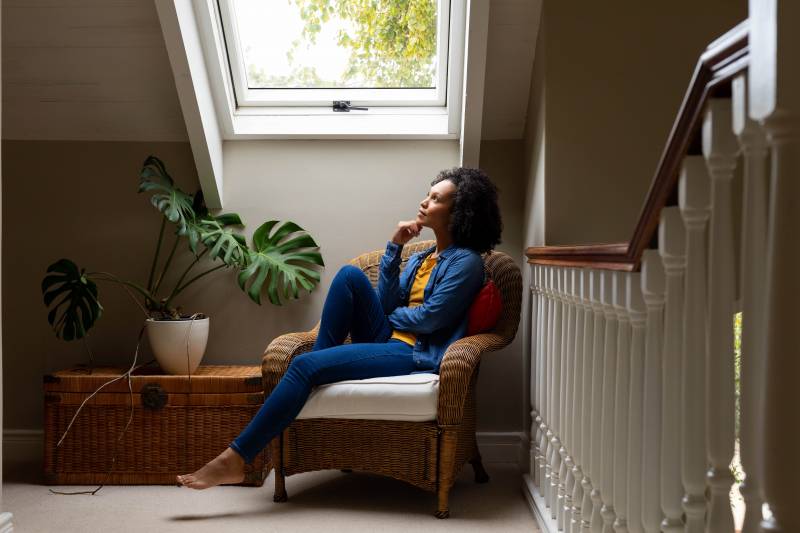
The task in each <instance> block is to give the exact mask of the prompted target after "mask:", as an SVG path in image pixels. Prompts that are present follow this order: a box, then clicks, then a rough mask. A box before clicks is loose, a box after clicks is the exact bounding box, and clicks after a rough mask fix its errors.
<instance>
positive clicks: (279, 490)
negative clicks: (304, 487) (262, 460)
mask: <svg viewBox="0 0 800 533" xmlns="http://www.w3.org/2000/svg"><path fill="white" fill-rule="evenodd" d="M282 442H283V435H280V436H278V437H276V438H274V439H272V442H271V443H270V452H271V454H272V464H273V466H274V468H275V495H274V496H273V497H272V501H274V502H278V503H280V502H285V501H286V500H288V499H289V496H288V495H287V494H286V478H285V476H284V475H283V450H281V443H282Z"/></svg>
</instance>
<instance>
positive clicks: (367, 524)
mask: <svg viewBox="0 0 800 533" xmlns="http://www.w3.org/2000/svg"><path fill="white" fill-rule="evenodd" d="M485 466H486V470H487V471H488V473H489V476H490V477H491V480H490V481H489V483H486V484H476V483H475V482H474V481H473V479H472V468H471V467H470V466H469V465H467V466H466V467H465V468H464V470H462V472H461V474H460V475H459V477H458V479H457V481H456V484H455V485H454V486H453V488H452V490H451V491H450V518H448V519H445V520H439V519H437V518H436V517H434V516H433V513H434V511H435V510H436V495H435V494H434V493H432V492H426V491H423V490H420V489H417V488H415V487H413V486H411V485H408V484H406V483H404V482H401V481H397V480H394V479H390V478H385V477H382V476H378V475H374V474H366V473H359V472H354V473H343V472H340V471H338V470H327V471H321V472H308V473H304V474H297V475H294V476H290V477H288V478H287V480H286V489H287V492H288V493H289V501H288V502H285V503H274V502H273V501H272V493H273V487H274V481H273V475H274V474H272V473H271V474H270V476H269V478H268V479H267V481H266V482H265V484H264V486H263V487H229V486H224V487H216V488H213V489H209V490H205V491H193V490H190V489H186V488H181V487H177V486H106V487H103V488H102V489H101V490H100V491H99V492H98V493H97V494H96V495H95V496H85V495H81V496H63V495H55V494H51V493H50V492H49V491H48V487H46V486H44V485H42V484H41V483H40V480H39V474H38V472H39V468H37V467H36V466H35V465H28V466H26V465H9V466H8V467H7V468H6V469H5V470H4V473H3V476H4V483H3V494H2V496H3V509H4V510H5V511H8V512H11V513H12V514H13V517H14V518H13V521H14V531H15V532H20V533H29V532H30V533H49V532H51V531H52V532H59V533H72V532H76V533H77V532H80V533H94V532H113V533H126V532H142V531H146V532H152V533H161V532H165V533H167V532H184V531H191V532H192V533H203V532H210V531H214V532H218V531H224V532H226V533H229V532H230V533H234V532H240V531H241V532H244V531H247V532H259V531H262V532H268V531H280V532H292V533H294V532H303V531H309V532H312V531H313V532H314V533H319V532H326V533H327V532H348V533H349V532H355V531H380V532H381V533H390V532H402V533H409V532H428V531H430V532H436V531H456V530H458V531H465V532H466V531H480V532H483V531H492V532H504V533H505V532H509V533H511V532H525V533H534V532H538V531H539V528H538V526H537V524H536V521H535V520H534V518H533V515H532V513H531V511H530V509H529V507H528V504H527V503H526V501H525V497H524V495H523V493H522V489H521V487H522V474H521V473H520V471H519V467H518V466H517V465H515V464H509V463H489V464H487V465H485ZM54 488H60V489H61V490H69V489H70V488H69V487H54Z"/></svg>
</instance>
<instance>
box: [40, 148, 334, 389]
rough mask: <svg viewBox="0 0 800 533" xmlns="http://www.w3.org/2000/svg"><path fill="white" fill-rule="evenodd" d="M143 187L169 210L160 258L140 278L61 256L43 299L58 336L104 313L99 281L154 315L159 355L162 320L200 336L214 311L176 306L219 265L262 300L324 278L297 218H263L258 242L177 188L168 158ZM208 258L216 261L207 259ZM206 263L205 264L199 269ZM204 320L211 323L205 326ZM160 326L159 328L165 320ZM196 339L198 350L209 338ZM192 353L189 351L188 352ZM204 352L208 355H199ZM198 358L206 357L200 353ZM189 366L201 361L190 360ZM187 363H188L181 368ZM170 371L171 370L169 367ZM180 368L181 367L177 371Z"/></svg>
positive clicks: (79, 332) (145, 171)
mask: <svg viewBox="0 0 800 533" xmlns="http://www.w3.org/2000/svg"><path fill="white" fill-rule="evenodd" d="M139 192H140V193H149V194H150V195H151V196H150V202H151V203H152V205H153V206H154V207H155V208H156V209H157V210H158V211H159V212H160V213H161V214H162V215H163V218H162V220H161V229H160V231H159V234H158V243H157V245H156V249H155V253H154V256H153V261H152V263H151V264H150V270H149V274H148V276H147V282H146V283H144V284H142V283H137V282H134V281H129V280H124V279H120V278H119V277H117V276H115V275H114V274H111V273H109V272H101V271H86V269H83V268H79V267H78V266H77V265H76V264H75V263H74V262H72V261H70V260H69V259H60V260H58V261H56V262H55V263H53V264H52V265H50V266H49V267H48V268H47V274H46V275H45V277H44V279H43V280H42V294H43V296H44V303H45V305H46V306H47V307H48V308H49V310H50V311H49V313H48V315H47V320H48V322H49V323H50V325H51V326H52V327H53V329H54V331H55V334H56V336H57V337H58V338H61V339H63V340H67V341H70V340H77V339H81V338H83V337H85V336H86V334H87V332H88V331H89V330H90V329H91V328H92V326H93V325H94V324H95V322H96V321H97V320H98V319H99V318H100V316H101V315H102V312H103V306H102V305H101V303H100V300H99V298H98V290H97V282H111V283H116V284H118V285H121V286H123V287H124V288H125V289H126V290H127V291H128V292H129V293H130V294H131V295H132V296H133V297H134V299H135V300H136V301H137V303H138V305H139V306H140V307H141V308H142V309H143V310H144V312H145V314H146V315H147V316H148V317H149V318H148V321H147V322H148V336H149V337H150V341H151V344H153V348H154V352H155V353H156V357H157V359H159V362H160V363H162V367H163V366H165V365H164V363H163V362H162V360H161V358H160V357H158V355H159V354H158V346H157V345H158V344H159V341H157V340H156V339H154V335H153V332H154V331H155V329H154V327H155V323H171V324H172V325H171V326H165V327H164V329H165V331H166V330H169V331H172V334H171V335H172V336H173V337H175V338H176V339H177V340H178V341H179V342H178V344H180V341H181V340H182V339H183V338H184V337H182V336H181V335H183V333H182V330H181V332H179V333H178V334H177V335H176V333H175V332H176V331H177V330H175V327H174V325H175V324H177V323H179V322H190V325H189V328H194V329H195V330H196V331H199V332H200V333H201V334H202V332H203V329H205V336H206V338H207V331H208V330H207V327H208V325H207V321H208V319H207V317H205V316H204V315H203V314H198V313H195V314H192V315H187V314H183V313H182V312H181V307H179V306H177V305H176V301H177V298H178V296H179V295H180V294H181V293H182V292H183V291H184V290H185V289H186V288H187V287H189V286H190V285H192V284H194V283H196V282H197V281H199V280H201V279H202V278H203V277H205V276H207V275H208V274H211V273H212V272H214V271H216V270H219V269H224V268H228V269H234V270H235V271H237V273H238V275H237V281H238V285H239V287H240V288H241V289H242V290H243V291H244V292H245V293H246V294H247V296H249V298H250V299H251V300H253V301H254V302H255V303H257V304H261V298H262V295H263V294H266V296H267V298H268V299H269V301H270V302H271V303H273V304H276V305H281V300H282V299H283V300H286V299H292V298H298V297H299V289H300V288H302V289H305V290H306V291H308V292H311V291H312V290H313V289H314V287H315V286H316V285H317V284H318V283H319V280H320V274H319V271H318V270H317V269H315V267H323V266H324V263H323V261H322V256H321V255H320V253H319V248H318V246H317V244H316V243H315V242H314V239H313V238H312V237H311V236H310V235H309V234H308V233H306V232H305V230H303V228H301V227H300V226H298V225H297V224H295V223H294V222H284V223H282V224H281V223H279V222H278V221H276V220H270V221H267V222H264V223H263V224H262V225H261V226H259V227H258V229H256V231H255V232H254V233H253V240H252V244H251V246H248V245H247V242H246V240H245V238H244V237H243V236H242V235H241V234H239V233H237V232H236V231H235V229H237V228H242V227H243V226H244V225H243V223H242V220H241V219H240V218H239V215H237V214H235V213H225V214H218V215H212V214H211V213H210V212H209V211H208V209H207V208H206V206H205V203H204V201H203V195H202V192H201V191H198V192H197V193H196V194H195V195H194V196H192V195H190V194H187V193H185V192H183V191H182V190H181V189H180V188H178V187H177V186H175V183H174V181H173V179H172V177H171V176H170V175H169V173H168V172H167V169H166V167H165V166H164V163H163V162H161V160H159V159H158V158H156V157H153V156H150V157H148V158H147V159H146V160H145V162H144V165H143V167H142V170H141V173H140V181H139ZM168 223H169V224H171V225H172V226H173V227H174V229H175V230H174V240H173V242H172V246H171V248H170V249H169V252H168V254H167V256H166V259H165V260H163V263H162V264H159V257H160V256H161V254H162V245H163V244H164V240H165V239H164V237H165V234H166V233H167V227H168ZM182 243H183V244H184V245H188V249H189V250H190V251H191V253H192V254H193V256H194V258H193V260H192V261H191V263H190V264H189V266H188V267H186V268H185V269H184V271H183V272H182V273H181V274H180V275H179V276H178V278H177V282H175V283H174V284H173V283H170V284H169V286H167V284H166V282H165V280H166V277H167V276H166V275H167V273H168V272H170V267H171V266H172V265H173V259H174V257H175V254H176V252H177V251H178V249H179V248H180V247H181V244H182ZM204 257H206V258H207V259H210V260H211V261H212V263H216V264H214V266H210V267H209V266H208V264H207V263H208V262H207V261H206V262H205V265H202V264H201V260H202V259H203V258H204ZM200 268H205V269H204V270H200V271H198V270H199V269H200ZM198 320H203V321H205V325H204V326H203V325H202V324H201V323H200V322H198ZM159 327H160V326H159ZM201 340H202V342H200V341H197V342H195V344H196V346H195V347H194V348H195V349H198V348H199V344H202V351H204V350H205V340H204V339H201ZM183 353H184V354H185V353H186V351H185V350H184V351H183ZM199 357H202V353H200V356H199ZM195 358H196V359H197V363H198V364H199V358H197V357H196V356H195ZM190 366H195V367H196V365H194V364H191V365H190ZM182 368H185V365H184V366H183V367H182ZM168 371H169V370H168ZM172 373H181V372H172Z"/></svg>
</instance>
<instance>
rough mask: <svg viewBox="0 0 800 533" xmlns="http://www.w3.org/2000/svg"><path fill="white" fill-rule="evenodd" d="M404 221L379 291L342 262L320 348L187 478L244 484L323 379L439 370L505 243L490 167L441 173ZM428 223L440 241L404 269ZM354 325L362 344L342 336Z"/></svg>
mask: <svg viewBox="0 0 800 533" xmlns="http://www.w3.org/2000/svg"><path fill="white" fill-rule="evenodd" d="M419 207H420V208H419V211H418V213H417V216H416V219H414V220H408V221H401V222H399V223H398V224H397V229H396V230H395V233H394V235H393V236H392V239H391V241H390V242H388V243H387V244H386V253H385V254H384V255H383V257H382V258H381V264H380V277H379V279H378V290H377V292H376V291H375V290H374V289H373V288H372V285H371V284H370V282H369V279H368V278H367V276H366V275H365V274H364V273H363V272H362V271H361V270H360V269H359V268H357V267H355V266H352V265H347V266H344V267H342V268H341V269H340V270H339V272H338V273H337V274H336V276H335V277H334V279H333V281H332V283H331V287H330V290H329V292H328V296H327V298H326V299H325V305H324V306H323V309H322V317H321V319H320V327H319V334H318V336H317V340H316V342H315V344H314V348H313V349H312V351H310V352H307V353H304V354H301V355H299V356H297V357H295V358H294V359H293V360H292V362H291V363H290V365H289V368H288V370H287V371H286V374H285V375H284V376H283V378H281V380H280V382H279V383H278V385H277V386H276V387H275V389H274V390H273V391H272V394H270V395H269V397H268V398H267V399H266V400H265V401H264V405H262V406H261V408H260V409H259V411H258V413H256V416H255V417H254V418H253V420H252V421H251V422H250V424H248V426H247V427H246V428H245V429H244V430H243V431H242V433H241V434H239V436H238V437H236V439H234V441H233V442H232V443H231V444H230V446H229V447H228V448H226V449H225V451H223V452H222V453H221V454H219V455H218V456H217V457H216V458H215V459H213V460H212V461H210V462H209V463H208V464H206V465H205V466H204V467H202V468H201V469H200V470H198V471H197V472H194V473H193V474H188V475H183V476H177V480H178V483H179V484H182V485H184V486H186V487H190V488H193V489H205V488H208V487H213V486H215V485H220V484H223V483H241V482H242V481H243V479H244V466H245V464H246V463H250V462H252V461H253V459H254V458H255V457H256V455H258V453H259V452H260V451H261V450H262V449H263V448H264V447H265V446H266V445H267V443H269V441H270V440H272V439H273V438H274V437H276V436H277V435H279V434H280V433H281V431H283V430H284V429H285V428H286V427H287V426H288V425H289V424H291V422H292V420H294V418H295V417H296V416H297V415H298V414H299V413H300V411H301V410H302V408H303V405H305V402H306V399H307V398H308V396H309V394H310V393H311V390H312V389H313V387H315V386H317V385H322V384H325V383H333V382H336V381H342V380H346V379H366V378H371V377H381V376H399V375H404V374H413V373H420V372H434V373H438V371H439V365H440V363H441V360H442V357H443V356H444V352H445V350H446V349H447V347H448V346H449V345H450V344H451V343H452V342H454V341H456V340H458V339H460V338H462V337H463V336H464V335H465V334H466V330H467V311H468V309H469V306H470V304H471V303H472V300H473V299H474V298H475V295H476V294H477V293H478V291H479V290H480V288H481V287H482V285H483V281H484V279H483V278H484V274H483V260H482V259H481V256H480V254H481V253H483V252H486V251H488V250H491V249H493V248H494V246H495V245H496V244H498V243H500V234H501V232H502V221H501V219H500V211H499V209H498V207H497V188H496V187H495V186H494V185H493V184H492V182H491V181H489V178H488V177H487V176H486V174H484V173H483V172H482V171H480V170H477V169H471V168H453V169H450V170H445V171H442V172H440V173H439V174H438V175H437V176H436V178H435V179H434V180H433V182H432V183H431V188H430V191H429V192H428V195H427V196H426V197H425V199H424V200H422V202H420V204H419ZM423 227H428V228H431V229H432V230H433V233H434V235H435V236H436V246H435V247H433V248H430V249H428V250H425V251H423V252H419V253H417V254H414V255H413V256H411V257H410V258H409V260H408V263H407V265H406V268H405V269H404V270H403V272H402V273H401V272H400V261H401V252H402V249H403V245H405V244H406V243H407V242H408V241H409V240H411V239H413V238H414V237H416V236H418V235H419V233H420V231H422V228H423ZM348 333H349V334H350V336H351V340H352V344H342V343H343V342H344V340H345V338H346V337H347V335H348Z"/></svg>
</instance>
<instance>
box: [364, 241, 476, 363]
mask: <svg viewBox="0 0 800 533" xmlns="http://www.w3.org/2000/svg"><path fill="white" fill-rule="evenodd" d="M402 250H403V246H402V245H400V244H395V243H393V242H391V241H389V242H388V243H387V244H386V252H385V253H384V254H383V257H382V258H381V265H380V276H379V278H378V298H379V299H380V302H381V305H382V306H383V312H384V313H385V314H386V318H387V319H388V320H389V324H391V326H392V327H393V328H395V329H398V330H401V331H410V332H412V333H414V334H415V335H416V337H417V340H416V343H415V344H414V350H413V357H414V363H415V365H416V367H417V370H416V371H414V372H412V374H420V373H435V374H438V373H439V366H440V365H441V363H442V357H444V352H445V351H446V350H447V347H448V346H450V344H451V343H453V342H455V341H457V340H458V339H460V338H462V337H464V336H465V335H466V333H467V322H468V318H469V317H468V310H469V307H470V305H471V304H472V301H473V300H474V299H475V296H476V295H477V294H478V291H480V289H481V287H482V286H483V277H484V273H483V259H482V258H481V256H480V254H478V253H477V252H475V251H474V250H470V249H469V248H461V247H458V246H455V245H450V246H448V247H447V248H446V249H444V250H442V251H441V252H440V253H439V259H438V260H437V262H436V266H434V267H433V271H431V275H430V278H429V279H428V284H427V285H426V286H425V290H424V291H423V295H422V298H423V303H422V305H419V306H416V307H407V306H408V298H409V295H410V292H411V285H412V283H413V282H414V278H415V276H416V274H417V268H418V267H419V265H420V264H421V263H422V261H423V260H424V259H425V258H426V257H427V256H428V255H429V254H431V253H432V252H433V251H434V250H436V246H433V247H431V248H429V249H427V250H424V251H422V252H418V253H416V254H414V255H412V256H411V257H409V259H408V263H407V264H406V268H405V269H404V270H403V271H402V272H400V262H401V252H402Z"/></svg>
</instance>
